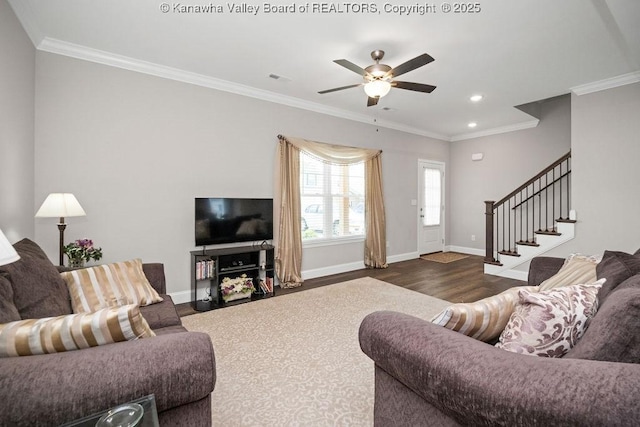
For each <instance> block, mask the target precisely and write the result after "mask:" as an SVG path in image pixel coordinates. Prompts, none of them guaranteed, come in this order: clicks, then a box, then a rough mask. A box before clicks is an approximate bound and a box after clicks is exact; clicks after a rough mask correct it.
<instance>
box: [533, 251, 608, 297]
mask: <svg viewBox="0 0 640 427" xmlns="http://www.w3.org/2000/svg"><path fill="white" fill-rule="evenodd" d="M601 258H602V257H597V256H586V255H580V254H571V255H569V257H567V259H566V260H565V262H564V264H563V265H562V268H560V270H558V272H557V273H556V274H554V275H553V276H551V277H550V278H548V279H547V280H545V281H544V282H542V283H540V291H547V290H549V289H553V288H558V287H561V286H570V285H579V284H581V283H593V282H595V281H596V280H598V278H597V277H596V266H597V265H598V263H599V262H600V260H601Z"/></svg>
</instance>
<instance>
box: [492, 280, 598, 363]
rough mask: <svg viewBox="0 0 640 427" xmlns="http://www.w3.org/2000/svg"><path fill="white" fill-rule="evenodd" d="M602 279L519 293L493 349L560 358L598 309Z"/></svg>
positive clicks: (577, 338)
mask: <svg viewBox="0 0 640 427" xmlns="http://www.w3.org/2000/svg"><path fill="white" fill-rule="evenodd" d="M602 283H604V280H598V281H597V282H594V283H591V284H588V285H571V286H564V287H560V288H555V289H551V290H548V291H542V292H539V293H532V292H530V291H527V290H522V291H520V301H519V303H518V305H517V306H516V308H515V309H514V311H513V314H512V315H511V318H510V319H509V322H508V323H507V326H506V327H505V329H504V331H503V332H502V334H501V335H500V340H499V342H498V343H497V344H496V347H498V348H502V349H504V350H508V351H512V352H515V353H521V354H529V355H533V356H542V357H562V356H563V355H564V354H565V353H566V352H567V351H569V349H571V347H573V346H574V345H575V344H576V343H577V342H578V340H579V339H580V337H581V336H582V334H583V333H584V331H585V330H586V329H587V327H588V324H589V320H590V319H591V318H592V317H593V316H594V315H595V313H596V311H597V309H598V290H599V289H600V288H601V287H602Z"/></svg>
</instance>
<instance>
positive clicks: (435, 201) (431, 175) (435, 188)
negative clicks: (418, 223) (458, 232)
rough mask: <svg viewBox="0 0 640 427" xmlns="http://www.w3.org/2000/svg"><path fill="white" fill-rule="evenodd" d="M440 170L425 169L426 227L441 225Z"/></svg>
mask: <svg viewBox="0 0 640 427" xmlns="http://www.w3.org/2000/svg"><path fill="white" fill-rule="evenodd" d="M440 178H441V177H440V170H439V169H429V168H425V169H424V215H423V219H422V224H423V225H425V226H430V225H440V212H441V209H440V203H441V202H440V200H441V198H440V189H441V184H440Z"/></svg>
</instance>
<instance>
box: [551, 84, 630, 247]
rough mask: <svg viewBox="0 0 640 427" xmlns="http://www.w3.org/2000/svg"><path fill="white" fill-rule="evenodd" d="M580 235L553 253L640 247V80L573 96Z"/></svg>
mask: <svg viewBox="0 0 640 427" xmlns="http://www.w3.org/2000/svg"><path fill="white" fill-rule="evenodd" d="M571 116H572V117H571V121H572V143H571V144H572V150H571V153H572V161H573V166H572V168H573V173H572V180H573V183H572V196H573V202H572V205H573V208H574V209H575V210H576V213H577V216H578V223H577V225H576V238H575V239H574V240H572V241H571V242H568V243H567V244H566V245H563V246H561V247H559V248H557V249H555V250H554V251H553V252H551V253H550V255H555V256H562V257H564V256H567V255H568V254H570V253H572V252H580V253H583V254H589V255H591V254H602V252H603V251H604V250H605V249H609V250H621V251H626V252H631V253H633V252H635V251H636V250H638V248H640V227H639V226H638V221H639V219H640V191H638V183H640V167H639V166H638V162H639V160H640V83H635V84H632V85H626V86H621V87H617V88H614V89H609V90H606V91H601V92H595V93H591V94H588V95H582V96H575V95H574V96H573V97H572V114H571Z"/></svg>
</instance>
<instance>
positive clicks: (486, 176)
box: [449, 95, 571, 253]
mask: <svg viewBox="0 0 640 427" xmlns="http://www.w3.org/2000/svg"><path fill="white" fill-rule="evenodd" d="M570 149H571V98H570V97H569V96H568V95H567V96H563V97H558V98H553V99H551V100H549V101H547V102H544V103H542V104H541V105H540V123H539V124H538V126H537V127H535V128H532V129H526V130H520V131H516V132H509V133H504V134H498V135H491V136H486V137H482V138H474V139H469V140H464V141H457V142H453V143H451V162H450V163H451V168H450V170H449V172H450V173H449V183H450V186H451V188H452V189H453V190H452V191H451V197H450V199H449V200H450V205H449V207H450V212H451V221H450V223H449V224H450V227H449V244H450V245H452V246H457V247H461V248H471V249H476V250H477V251H478V252H479V253H480V252H483V251H484V243H485V216H484V210H485V204H484V202H485V200H493V201H498V200H500V199H501V198H502V197H504V196H506V195H507V194H509V193H510V192H511V191H513V190H515V189H516V187H518V186H519V185H520V184H523V183H524V182H525V181H526V180H527V179H529V178H531V177H532V176H534V175H535V174H536V173H538V172H540V171H541V170H542V169H544V168H545V167H546V166H548V165H550V164H551V163H553V162H554V161H555V160H557V159H559V158H560V157H562V155H564V154H566V153H567V152H568V151H569V150H570ZM473 153H484V159H483V160H482V161H472V160H471V155H472V154H473ZM472 235H475V236H476V240H475V241H472V240H471V236H472ZM474 252H475V251H474Z"/></svg>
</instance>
